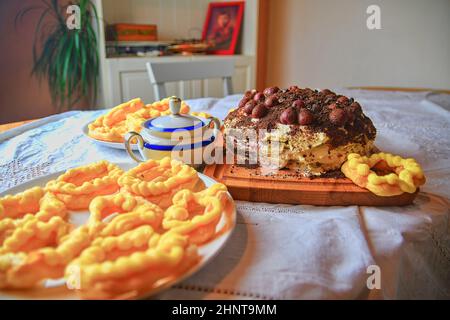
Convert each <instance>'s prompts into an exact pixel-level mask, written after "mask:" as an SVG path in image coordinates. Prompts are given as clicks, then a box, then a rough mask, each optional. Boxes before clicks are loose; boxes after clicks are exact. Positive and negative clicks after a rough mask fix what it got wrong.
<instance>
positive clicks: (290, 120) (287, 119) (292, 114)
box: [280, 107, 298, 125]
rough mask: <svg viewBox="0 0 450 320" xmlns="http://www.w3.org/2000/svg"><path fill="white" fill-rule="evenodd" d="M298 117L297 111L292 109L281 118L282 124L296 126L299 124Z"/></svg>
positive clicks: (285, 111)
mask: <svg viewBox="0 0 450 320" xmlns="http://www.w3.org/2000/svg"><path fill="white" fill-rule="evenodd" d="M297 117H298V115H297V110H296V109H295V108H293V107H290V108H287V109H286V110H284V111H283V113H282V114H281V116H280V122H281V123H282V124H287V125H290V124H295V123H296V122H297Z"/></svg>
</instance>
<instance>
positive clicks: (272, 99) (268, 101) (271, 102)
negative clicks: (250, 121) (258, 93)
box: [264, 96, 279, 108]
mask: <svg viewBox="0 0 450 320" xmlns="http://www.w3.org/2000/svg"><path fill="white" fill-rule="evenodd" d="M278 104H279V101H278V98H277V97H275V96H271V97H268V98H267V99H266V101H264V105H265V106H266V107H267V108H271V107H274V106H276V105H278Z"/></svg>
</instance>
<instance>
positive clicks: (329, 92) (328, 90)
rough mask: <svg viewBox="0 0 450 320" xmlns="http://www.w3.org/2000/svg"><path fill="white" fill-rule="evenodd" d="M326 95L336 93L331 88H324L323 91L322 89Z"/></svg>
mask: <svg viewBox="0 0 450 320" xmlns="http://www.w3.org/2000/svg"><path fill="white" fill-rule="evenodd" d="M321 92H322V93H323V94H324V95H326V96H327V95H331V94H333V95H334V94H335V93H334V92H333V91H331V90H330V89H323V90H322V91H321Z"/></svg>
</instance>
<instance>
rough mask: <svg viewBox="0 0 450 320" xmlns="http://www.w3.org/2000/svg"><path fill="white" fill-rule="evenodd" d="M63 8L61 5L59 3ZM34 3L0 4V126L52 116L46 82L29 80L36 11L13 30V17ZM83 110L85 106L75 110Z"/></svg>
mask: <svg viewBox="0 0 450 320" xmlns="http://www.w3.org/2000/svg"><path fill="white" fill-rule="evenodd" d="M60 3H62V4H64V1H60ZM37 4H40V1H38V0H27V1H17V0H0V35H1V37H0V52H1V54H0V124H2V123H9V122H16V121H22V120H29V119H37V118H42V117H46V116H49V115H51V114H54V113H56V109H55V108H54V107H53V105H52V102H51V98H50V93H49V90H48V86H47V82H46V80H45V79H44V80H43V81H42V83H39V81H38V80H37V79H36V77H34V76H31V70H32V68H33V53H32V47H33V41H34V34H35V29H36V25H37V23H38V20H39V18H40V11H36V10H35V11H31V12H29V13H28V14H27V15H25V17H24V18H23V19H22V20H21V21H20V22H19V23H18V24H17V27H16V26H15V23H14V22H15V17H16V15H17V13H18V12H19V11H20V10H21V9H22V8H25V7H29V6H35V5H37ZM47 22H50V21H45V22H44V25H45V23H47ZM76 107H77V108H79V109H84V108H86V103H80V104H79V105H77V106H76Z"/></svg>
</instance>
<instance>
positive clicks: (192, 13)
mask: <svg viewBox="0 0 450 320" xmlns="http://www.w3.org/2000/svg"><path fill="white" fill-rule="evenodd" d="M221 1H222V2H227V1H236V0H225V1H224V0H221ZM221 1H218V0H124V1H117V0H103V1H102V4H103V17H104V21H105V23H107V24H114V23H142V24H156V25H158V38H159V39H160V40H173V39H180V38H201V36H202V30H203V24H204V22H205V19H206V13H207V11H208V5H209V3H210V2H221ZM245 2H246V4H245V9H246V10H245V12H244V19H243V25H242V33H241V34H242V35H243V38H242V41H241V42H242V50H241V51H242V53H243V54H246V55H255V53H256V41H255V39H256V38H255V37H256V28H257V12H258V10H257V8H258V0H246V1H245Z"/></svg>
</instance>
